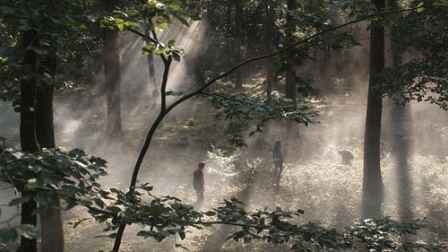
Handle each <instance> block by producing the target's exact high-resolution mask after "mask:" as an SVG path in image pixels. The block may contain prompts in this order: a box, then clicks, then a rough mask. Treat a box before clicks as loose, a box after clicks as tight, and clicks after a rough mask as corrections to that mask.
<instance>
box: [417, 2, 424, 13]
mask: <svg viewBox="0 0 448 252" xmlns="http://www.w3.org/2000/svg"><path fill="white" fill-rule="evenodd" d="M424 4H425V3H424V2H420V3H419V4H417V12H418V13H420V12H423V11H424V10H425V8H424V7H423V5H424Z"/></svg>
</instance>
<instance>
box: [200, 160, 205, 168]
mask: <svg viewBox="0 0 448 252" xmlns="http://www.w3.org/2000/svg"><path fill="white" fill-rule="evenodd" d="M204 167H205V162H204V161H202V162H199V164H198V168H199V169H204Z"/></svg>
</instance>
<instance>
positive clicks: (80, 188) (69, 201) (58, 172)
mask: <svg viewBox="0 0 448 252" xmlns="http://www.w3.org/2000/svg"><path fill="white" fill-rule="evenodd" d="M0 150H1V153H0V168H1V169H0V180H1V181H3V182H7V183H10V184H12V185H13V186H14V187H15V188H16V190H17V191H18V193H19V195H18V196H17V198H15V199H13V200H12V201H11V202H10V203H9V205H10V206H15V205H20V204H23V203H26V202H28V201H35V202H37V203H38V204H39V206H38V208H36V209H34V211H33V213H32V214H33V215H37V214H40V213H42V212H44V211H46V210H47V209H48V208H54V209H57V210H69V209H71V208H73V207H74V206H77V205H82V206H86V207H88V208H91V207H95V206H97V207H102V206H104V202H103V200H105V199H107V198H108V195H107V193H104V192H103V191H102V190H101V189H100V185H99V184H98V183H97V180H98V178H99V177H100V176H105V175H106V174H107V173H106V171H105V170H104V168H105V164H106V161H105V160H103V159H100V158H97V157H93V156H88V155H86V154H85V153H84V152H83V151H81V150H78V149H74V150H71V151H69V152H63V151H61V150H59V149H44V150H42V151H39V152H35V153H26V152H21V151H16V150H12V149H8V148H3V147H2V148H0ZM27 192H38V193H37V194H27ZM30 195H36V196H30ZM58 200H63V201H65V203H66V206H65V207H64V208H59V207H56V206H55V205H56V202H57V201H58ZM20 235H25V237H30V238H36V237H39V229H37V227H31V226H29V225H20V226H18V227H13V228H8V229H3V230H2V231H1V239H0V240H1V243H4V242H7V241H9V240H16V239H18V237H20Z"/></svg>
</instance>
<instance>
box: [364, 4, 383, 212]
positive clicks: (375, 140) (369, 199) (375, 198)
mask: <svg viewBox="0 0 448 252" xmlns="http://www.w3.org/2000/svg"><path fill="white" fill-rule="evenodd" d="M372 4H374V5H375V7H376V8H377V10H379V11H382V10H383V9H384V8H385V1H384V0H372ZM383 70H384V27H383V26H380V25H377V24H375V23H374V22H372V27H371V30H370V75H369V91H368V95H367V112H366V130H365V137H364V174H363V190H362V192H363V196H362V213H363V218H378V217H379V216H381V203H382V200H383V179H382V175H381V166H380V138H381V115H382V106H383V100H382V99H383V98H382V91H381V89H378V88H375V86H377V84H378V82H379V78H380V77H379V75H380V74H381V72H382V71H383Z"/></svg>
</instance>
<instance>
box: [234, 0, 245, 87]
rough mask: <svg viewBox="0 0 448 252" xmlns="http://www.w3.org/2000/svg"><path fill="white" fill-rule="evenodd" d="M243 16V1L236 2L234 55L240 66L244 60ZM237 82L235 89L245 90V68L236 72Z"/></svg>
mask: <svg viewBox="0 0 448 252" xmlns="http://www.w3.org/2000/svg"><path fill="white" fill-rule="evenodd" d="M242 15H243V7H242V5H241V1H238V0H236V1H235V48H234V51H233V52H234V55H235V59H236V61H237V62H236V63H237V64H239V63H240V62H241V61H242V59H243V54H244V49H243V47H244V38H243V31H242V29H243V28H242V25H243V22H242V19H243V17H242ZM235 74H236V80H235V89H241V88H243V67H239V68H238V69H237V70H236V71H235Z"/></svg>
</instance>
